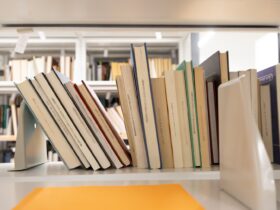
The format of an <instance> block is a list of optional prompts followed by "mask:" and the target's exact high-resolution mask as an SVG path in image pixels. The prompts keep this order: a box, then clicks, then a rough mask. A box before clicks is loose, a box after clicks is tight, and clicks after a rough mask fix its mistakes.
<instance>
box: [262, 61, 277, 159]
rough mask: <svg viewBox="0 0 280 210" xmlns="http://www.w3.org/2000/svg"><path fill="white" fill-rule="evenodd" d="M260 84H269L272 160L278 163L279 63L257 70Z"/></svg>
mask: <svg viewBox="0 0 280 210" xmlns="http://www.w3.org/2000/svg"><path fill="white" fill-rule="evenodd" d="M258 78H259V81H260V85H268V84H269V85H270V98H271V120H272V138H273V160H274V162H275V163H280V143H279V126H280V124H279V119H280V118H279V115H280V113H279V112H280V65H279V64H278V65H276V66H271V67H269V68H267V69H264V70H262V71H259V72H258Z"/></svg>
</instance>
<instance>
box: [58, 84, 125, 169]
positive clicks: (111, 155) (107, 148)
mask: <svg viewBox="0 0 280 210" xmlns="http://www.w3.org/2000/svg"><path fill="white" fill-rule="evenodd" d="M64 86H65V88H66V90H67V91H68V93H69V96H70V97H71V98H72V101H74V103H75V105H76V107H77V108H78V110H79V111H80V112H81V113H82V115H83V117H84V119H85V121H86V123H87V125H88V127H89V129H90V130H91V132H92V133H93V135H94V136H95V138H96V140H97V141H98V142H99V145H100V146H101V148H102V149H103V151H104V152H105V154H106V155H107V157H108V159H109V160H110V162H111V163H112V164H113V165H114V166H115V168H121V167H122V166H123V165H122V163H121V162H120V161H119V159H118V157H117V155H116V154H115V152H114V150H113V149H112V148H111V145H110V143H109V142H108V141H107V139H106V138H105V136H104V135H103V133H102V132H101V130H100V129H99V127H98V124H97V123H96V121H95V119H94V118H93V117H92V116H91V113H90V112H89V110H88V109H87V107H86V106H85V104H84V103H83V101H82V99H81V97H80V95H79V94H78V91H77V90H76V88H75V87H74V84H73V83H72V82H67V83H66V84H65V85H64Z"/></svg>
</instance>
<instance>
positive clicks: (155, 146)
mask: <svg viewBox="0 0 280 210" xmlns="http://www.w3.org/2000/svg"><path fill="white" fill-rule="evenodd" d="M131 54H132V62H133V74H134V82H135V86H136V95H137V99H138V106H139V110H140V119H141V122H142V127H143V128H144V129H143V130H144V132H143V134H144V142H145V145H146V150H147V154H148V165H149V168H152V169H155V168H161V157H160V148H159V147H160V145H159V142H158V133H157V132H158V131H157V127H156V122H155V109H154V101H153V94H152V90H151V78H150V70H149V63H148V58H147V57H148V55H147V49H146V45H145V44H144V45H141V46H135V45H131Z"/></svg>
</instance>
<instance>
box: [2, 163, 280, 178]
mask: <svg viewBox="0 0 280 210" xmlns="http://www.w3.org/2000/svg"><path fill="white" fill-rule="evenodd" d="M273 167H274V177H275V180H280V166H279V165H274V166H273ZM12 169H13V164H11V163H2V164H0V180H1V181H16V182H49V181H55V182H57V181H59V182H80V181H89V182H91V181H92V182H104V181H106V182H110V181H111V182H114V181H132V182H135V181H187V180H219V179H220V172H219V167H217V166H215V167H212V168H209V169H200V168H199V169H193V168H184V169H160V170H148V169H137V168H132V167H128V168H123V169H109V170H105V171H102V170H100V171H95V172H94V171H92V170H83V169H74V170H68V169H67V168H66V167H65V166H64V164H63V163H62V162H56V163H54V162H53V163H45V164H43V165H41V166H38V167H35V168H32V169H29V170H26V171H18V172H9V170H12Z"/></svg>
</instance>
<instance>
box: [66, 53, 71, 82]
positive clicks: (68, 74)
mask: <svg viewBox="0 0 280 210" xmlns="http://www.w3.org/2000/svg"><path fill="white" fill-rule="evenodd" d="M64 70H65V75H66V77H69V78H70V70H71V57H70V56H66V57H65V68H64Z"/></svg>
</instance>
